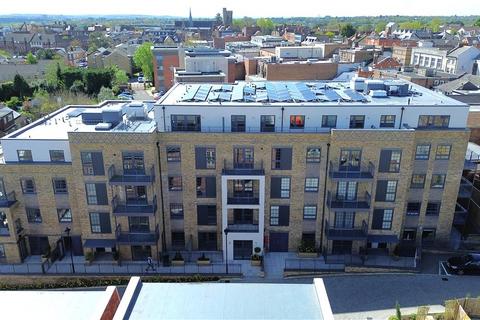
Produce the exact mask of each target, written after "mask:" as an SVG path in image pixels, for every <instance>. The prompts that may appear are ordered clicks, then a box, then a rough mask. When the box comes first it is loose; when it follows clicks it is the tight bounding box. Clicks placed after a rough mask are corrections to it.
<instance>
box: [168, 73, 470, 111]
mask: <svg viewBox="0 0 480 320" xmlns="http://www.w3.org/2000/svg"><path fill="white" fill-rule="evenodd" d="M244 103H248V104H251V105H255V104H256V105H262V106H268V105H269V104H271V105H278V104H281V105H285V104H290V105H296V104H297V105H298V104H301V105H312V106H321V105H325V106H327V105H347V106H348V105H351V104H352V103H355V104H359V103H361V104H366V105H370V106H374V105H379V106H385V105H405V106H406V105H418V106H432V105H442V104H445V105H448V106H454V105H459V106H465V105H464V104H463V103H461V102H458V101H456V100H454V99H451V98H449V97H447V96H445V95H443V94H440V93H438V92H433V91H431V90H429V89H426V88H424V87H421V86H418V85H415V84H412V83H410V82H407V81H403V80H365V79H363V78H354V79H352V80H351V81H348V82H342V81H328V82H324V81H311V82H282V81H265V82H263V81H261V82H238V83H235V84H223V85H222V84H178V85H176V86H174V87H173V88H172V89H171V90H170V91H169V92H168V93H167V94H166V95H165V96H164V97H163V98H162V99H161V100H160V104H162V105H186V106H188V105H218V104H222V105H230V104H231V105H238V104H244Z"/></svg>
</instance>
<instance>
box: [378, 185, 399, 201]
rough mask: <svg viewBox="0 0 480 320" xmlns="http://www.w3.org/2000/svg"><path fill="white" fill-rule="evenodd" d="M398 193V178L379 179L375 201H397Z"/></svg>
mask: <svg viewBox="0 0 480 320" xmlns="http://www.w3.org/2000/svg"><path fill="white" fill-rule="evenodd" d="M396 193H397V181H396V180H378V181H377V189H376V193H375V201H388V202H390V201H395V197H396Z"/></svg>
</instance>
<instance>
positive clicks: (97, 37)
mask: <svg viewBox="0 0 480 320" xmlns="http://www.w3.org/2000/svg"><path fill="white" fill-rule="evenodd" d="M112 45H113V41H112V39H111V38H109V37H107V36H106V35H105V34H104V33H103V32H99V31H95V32H92V33H90V35H89V36H88V52H94V51H95V50H97V49H98V48H102V47H103V48H108V47H111V46H112Z"/></svg>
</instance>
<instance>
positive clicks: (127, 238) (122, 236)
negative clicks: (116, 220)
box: [115, 224, 159, 245]
mask: <svg viewBox="0 0 480 320" xmlns="http://www.w3.org/2000/svg"><path fill="white" fill-rule="evenodd" d="M115 236H116V238H117V243H118V244H120V245H122V244H123V245H156V244H157V241H158V237H159V231H158V225H157V226H156V227H155V231H154V232H122V230H121V226H120V225H119V224H118V225H117V227H116V229H115Z"/></svg>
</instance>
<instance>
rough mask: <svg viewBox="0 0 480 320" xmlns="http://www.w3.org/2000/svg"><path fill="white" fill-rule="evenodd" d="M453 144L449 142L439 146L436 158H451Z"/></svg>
mask: <svg viewBox="0 0 480 320" xmlns="http://www.w3.org/2000/svg"><path fill="white" fill-rule="evenodd" d="M451 149H452V146H451V145H449V144H441V145H438V146H437V152H436V154H435V160H448V159H450V150H451Z"/></svg>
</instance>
